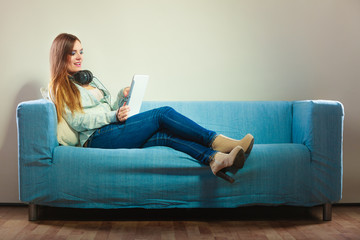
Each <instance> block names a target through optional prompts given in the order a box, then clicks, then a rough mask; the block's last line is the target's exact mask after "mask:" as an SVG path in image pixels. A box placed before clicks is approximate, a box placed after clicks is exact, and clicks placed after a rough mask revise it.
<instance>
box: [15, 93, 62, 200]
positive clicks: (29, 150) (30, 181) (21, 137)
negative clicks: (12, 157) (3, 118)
mask: <svg viewBox="0 0 360 240" xmlns="http://www.w3.org/2000/svg"><path fill="white" fill-rule="evenodd" d="M16 119H17V129H18V132H17V134H18V161H19V190H20V199H21V200H22V201H29V200H28V197H27V193H29V192H34V191H36V189H41V187H42V184H44V183H46V182H47V181H46V179H45V178H46V177H47V176H46V174H44V171H43V170H44V169H49V167H50V166H51V163H52V156H53V151H54V148H55V147H56V146H58V145H59V143H58V141H57V138H56V131H57V118H56V110H55V105H54V104H53V103H52V102H50V101H48V100H44V99H41V100H34V101H27V102H22V103H20V104H19V105H18V107H17V111H16Z"/></svg>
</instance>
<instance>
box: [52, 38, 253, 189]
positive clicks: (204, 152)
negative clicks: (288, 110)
mask: <svg viewBox="0 0 360 240" xmlns="http://www.w3.org/2000/svg"><path fill="white" fill-rule="evenodd" d="M83 54H84V52H83V48H82V44H81V42H80V40H79V39H78V38H77V37H76V36H74V35H71V34H66V33H63V34H60V35H58V36H57V37H56V38H55V40H54V41H53V43H52V46H51V50H50V70H51V81H50V84H49V88H50V91H51V98H52V100H53V102H54V103H55V106H56V111H57V116H58V120H59V121H60V120H61V119H62V118H61V117H63V118H64V119H65V121H66V122H67V123H68V124H69V125H70V126H71V127H72V128H73V129H74V130H75V131H77V132H78V133H79V138H80V143H81V146H83V147H88V148H112V149H113V148H146V147H152V146H167V147H170V148H173V149H175V150H178V151H181V152H184V153H186V154H189V155H190V156H191V157H193V158H195V159H197V160H198V161H200V162H201V163H203V164H207V165H210V168H211V171H212V172H213V174H214V175H216V176H218V177H221V178H223V179H225V180H227V181H229V182H233V181H234V179H233V178H231V177H230V176H228V175H227V174H226V170H225V169H226V168H228V167H236V168H241V167H242V166H243V165H244V162H245V154H249V153H250V151H251V149H252V146H253V143H254V138H253V136H252V135H251V134H248V135H246V136H245V137H244V138H243V139H241V140H235V139H231V138H227V137H225V136H223V135H219V134H217V133H216V132H214V131H211V130H208V129H205V128H203V127H201V126H199V125H198V124H196V123H195V122H194V121H192V120H190V119H189V118H187V117H185V116H183V115H181V114H180V113H178V112H177V111H175V110H174V109H173V108H171V107H161V108H157V109H153V110H150V111H146V112H143V113H139V114H136V115H134V116H132V117H130V118H129V117H128V116H129V112H130V110H131V109H129V107H128V106H126V105H125V106H124V105H123V103H124V101H125V97H126V96H127V94H128V91H129V88H124V89H122V90H121V91H120V93H119V94H118V96H117V99H116V101H115V102H114V103H111V100H110V94H109V91H108V90H107V89H106V88H105V87H104V86H103V85H102V83H101V82H100V81H99V80H98V79H97V78H95V77H92V76H91V77H90V78H89V79H88V81H85V82H84V81H83V82H78V81H76V79H75V77H74V76H75V75H76V73H79V72H80V71H81V70H82V62H83Z"/></svg>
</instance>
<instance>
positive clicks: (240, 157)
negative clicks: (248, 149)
mask: <svg viewBox="0 0 360 240" xmlns="http://www.w3.org/2000/svg"><path fill="white" fill-rule="evenodd" d="M245 160H246V158H245V153H244V149H242V148H241V149H240V150H239V152H238V153H237V154H236V157H235V160H234V163H233V166H234V167H235V168H237V169H241V168H242V167H243V166H244V164H245Z"/></svg>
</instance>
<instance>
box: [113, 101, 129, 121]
mask: <svg viewBox="0 0 360 240" xmlns="http://www.w3.org/2000/svg"><path fill="white" fill-rule="evenodd" d="M129 112H130V107H129V106H128V105H125V104H124V106H122V107H120V108H119V109H118V111H117V113H116V118H117V120H118V121H119V122H125V121H126V120H127V119H128V117H129Z"/></svg>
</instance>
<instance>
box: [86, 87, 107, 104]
mask: <svg viewBox="0 0 360 240" xmlns="http://www.w3.org/2000/svg"><path fill="white" fill-rule="evenodd" d="M88 90H89V91H90V92H91V94H92V95H94V97H95V98H96V99H97V100H98V101H100V100H101V99H103V97H104V93H103V92H102V91H101V90H100V89H98V88H94V89H88Z"/></svg>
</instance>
